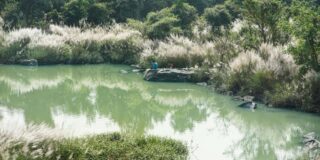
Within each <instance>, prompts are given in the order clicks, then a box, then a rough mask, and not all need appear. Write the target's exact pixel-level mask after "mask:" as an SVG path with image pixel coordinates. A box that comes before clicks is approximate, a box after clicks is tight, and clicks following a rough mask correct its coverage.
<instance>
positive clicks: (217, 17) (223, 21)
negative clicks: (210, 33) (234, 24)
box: [203, 5, 231, 31]
mask: <svg viewBox="0 0 320 160" xmlns="http://www.w3.org/2000/svg"><path fill="white" fill-rule="evenodd" d="M203 17H204V18H205V20H206V21H207V23H208V24H209V25H210V26H211V27H212V29H213V30H214V31H218V30H219V29H220V27H221V26H224V27H228V26H229V25H230V24H231V16H230V14H229V12H228V10H227V9H226V8H225V7H224V6H223V5H217V6H215V7H212V8H207V9H205V11H204V14H203Z"/></svg>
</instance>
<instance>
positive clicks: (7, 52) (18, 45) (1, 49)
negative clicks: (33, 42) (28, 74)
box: [0, 38, 30, 64]
mask: <svg viewBox="0 0 320 160" xmlns="http://www.w3.org/2000/svg"><path fill="white" fill-rule="evenodd" d="M29 43H30V38H24V39H20V40H19V41H16V42H13V43H11V44H9V45H8V46H0V63H4V64H14V63H18V62H19V60H21V59H25V58H27V45H28V44H29Z"/></svg>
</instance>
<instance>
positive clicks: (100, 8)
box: [88, 3, 112, 25]
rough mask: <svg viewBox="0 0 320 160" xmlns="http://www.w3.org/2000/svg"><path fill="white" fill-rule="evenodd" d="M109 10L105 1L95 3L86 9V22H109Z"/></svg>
mask: <svg viewBox="0 0 320 160" xmlns="http://www.w3.org/2000/svg"><path fill="white" fill-rule="evenodd" d="M111 11H112V10H111V9H110V8H107V6H106V4H105V3H95V4H93V5H91V6H90V7H89V9H88V22H89V23H92V24H95V25H101V24H108V23H111V20H112V19H111V17H110V16H111V14H112V12H111Z"/></svg>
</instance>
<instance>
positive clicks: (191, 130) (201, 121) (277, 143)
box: [0, 65, 320, 160]
mask: <svg viewBox="0 0 320 160" xmlns="http://www.w3.org/2000/svg"><path fill="white" fill-rule="evenodd" d="M124 70H128V71H130V68H129V67H127V66H121V65H81V66H68V65H58V66H41V67H24V66H0V128H1V130H4V131H5V130H10V129H11V130H12V129H14V128H17V127H24V126H26V125H28V124H46V125H48V126H49V127H51V128H56V129H59V130H62V131H63V132H65V134H71V135H72V136H83V135H89V134H98V133H108V132H115V131H119V132H124V133H129V134H138V135H141V134H145V135H156V136H161V137H170V138H173V139H177V140H182V141H183V142H184V143H185V144H187V145H188V147H189V150H190V159H192V160H198V159H199V160H211V159H217V160H224V159H237V160H240V159H244V160H250V159H252V160H253V159H254V160H260V159H261V160H264V159H268V160H272V159H281V160H284V159H296V158H297V157H298V156H300V155H301V154H303V147H302V146H303V145H302V144H301V136H302V135H303V134H306V133H308V132H316V133H317V134H318V135H319V134H320V116H316V115H313V114H308V113H302V112H296V111H290V110H284V109H274V108H268V107H265V106H264V105H262V104H259V105H258V109H257V110H255V111H251V110H248V109H243V108H239V107H237V105H238V104H240V103H241V102H238V101H233V100H232V98H231V97H228V96H223V95H220V94H217V93H215V92H213V91H212V90H210V89H208V88H206V87H203V86H198V85H195V84H190V83H155V82H146V81H144V80H143V77H142V76H143V75H142V74H141V73H133V72H129V73H125V72H124Z"/></svg>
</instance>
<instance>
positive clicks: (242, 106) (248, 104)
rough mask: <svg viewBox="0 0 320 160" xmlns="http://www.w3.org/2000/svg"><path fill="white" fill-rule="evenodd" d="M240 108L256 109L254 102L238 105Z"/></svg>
mask: <svg viewBox="0 0 320 160" xmlns="http://www.w3.org/2000/svg"><path fill="white" fill-rule="evenodd" d="M239 107H241V108H248V109H257V107H258V106H257V104H256V103H254V102H244V103H242V104H240V105H239Z"/></svg>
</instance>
